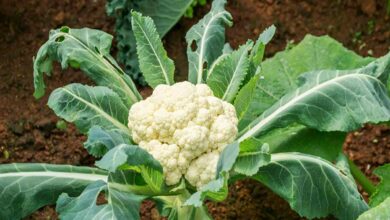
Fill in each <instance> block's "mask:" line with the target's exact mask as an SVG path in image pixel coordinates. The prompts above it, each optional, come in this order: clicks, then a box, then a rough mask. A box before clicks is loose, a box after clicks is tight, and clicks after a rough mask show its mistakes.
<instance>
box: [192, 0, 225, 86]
mask: <svg viewBox="0 0 390 220" xmlns="http://www.w3.org/2000/svg"><path fill="white" fill-rule="evenodd" d="M225 4H226V0H215V1H213V3H212V6H211V11H210V12H209V13H208V14H207V15H206V16H205V17H203V18H202V19H201V20H200V21H199V22H198V23H197V24H196V25H194V26H192V27H191V29H190V30H189V31H188V32H187V34H186V41H187V56H188V61H189V73H188V74H189V75H188V81H190V82H192V83H196V84H197V83H202V81H203V77H204V76H203V72H204V66H205V65H207V66H211V65H212V64H213V62H214V60H216V59H217V58H218V57H219V56H220V55H221V54H222V49H223V47H224V44H225V26H231V25H232V16H231V15H230V13H229V12H227V11H226V10H225V8H224V6H225Z"/></svg>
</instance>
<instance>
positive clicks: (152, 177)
mask: <svg viewBox="0 0 390 220" xmlns="http://www.w3.org/2000/svg"><path fill="white" fill-rule="evenodd" d="M96 166H98V167H99V168H102V169H105V170H108V171H110V172H115V170H117V169H118V168H120V169H129V170H134V171H136V172H138V173H140V174H141V176H142V178H143V179H144V181H145V182H146V183H147V185H148V186H149V188H150V190H151V191H152V192H154V193H156V194H158V193H161V192H162V191H163V190H165V183H164V176H163V168H162V166H161V165H160V163H159V162H158V161H157V160H155V159H154V158H153V156H152V155H150V154H149V153H148V152H147V151H145V150H144V149H142V148H140V147H138V146H135V145H127V144H121V145H118V146H116V147H115V148H113V149H111V150H110V151H108V152H107V153H106V154H105V155H104V157H103V158H102V159H101V160H99V161H97V162H96Z"/></svg>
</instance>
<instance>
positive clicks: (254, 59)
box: [249, 25, 276, 77]
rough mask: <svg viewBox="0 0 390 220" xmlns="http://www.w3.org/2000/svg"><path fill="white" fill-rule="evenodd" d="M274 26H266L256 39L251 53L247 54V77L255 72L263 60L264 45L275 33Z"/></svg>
mask: <svg viewBox="0 0 390 220" xmlns="http://www.w3.org/2000/svg"><path fill="white" fill-rule="evenodd" d="M275 31H276V27H275V26H274V25H271V26H269V27H268V28H266V29H265V30H264V31H263V32H262V33H261V34H260V36H259V38H258V39H257V41H256V43H255V45H254V47H253V49H252V51H251V53H250V56H249V60H250V62H251V65H250V69H251V70H250V71H249V73H250V74H249V77H253V76H254V75H255V73H256V70H257V68H258V67H259V66H260V64H261V62H262V61H263V57H264V51H265V45H267V44H268V43H269V42H270V41H271V39H272V37H273V36H274V35H275Z"/></svg>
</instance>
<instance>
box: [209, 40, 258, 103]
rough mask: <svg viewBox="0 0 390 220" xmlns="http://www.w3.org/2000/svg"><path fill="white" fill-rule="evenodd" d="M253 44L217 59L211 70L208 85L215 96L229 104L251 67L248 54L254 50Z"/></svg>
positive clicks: (243, 46) (247, 44)
mask: <svg viewBox="0 0 390 220" xmlns="http://www.w3.org/2000/svg"><path fill="white" fill-rule="evenodd" d="M252 44H253V43H252V42H250V41H248V43H246V44H245V45H242V46H240V48H239V49H238V50H236V51H233V52H232V53H230V54H228V55H226V56H223V58H222V59H217V61H216V62H215V63H214V64H213V67H212V68H210V70H209V73H208V77H207V84H208V85H209V86H210V88H211V89H212V90H213V92H214V95H215V96H217V97H219V98H221V99H223V100H225V101H228V102H232V101H233V99H234V98H235V97H236V94H237V92H238V90H239V89H240V85H241V82H242V81H243V80H244V78H245V76H246V74H247V70H248V67H249V58H248V52H249V50H250V49H251V48H252Z"/></svg>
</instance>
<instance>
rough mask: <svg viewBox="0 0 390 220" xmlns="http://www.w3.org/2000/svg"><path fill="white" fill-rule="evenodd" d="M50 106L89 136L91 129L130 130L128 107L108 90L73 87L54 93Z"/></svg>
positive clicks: (81, 86) (75, 84)
mask: <svg viewBox="0 0 390 220" xmlns="http://www.w3.org/2000/svg"><path fill="white" fill-rule="evenodd" d="M48 105H49V107H50V108H51V109H53V110H54V112H55V113H56V114H57V115H58V116H60V117H62V118H64V119H65V120H67V121H69V122H74V123H75V124H76V126H77V128H78V129H79V130H80V131H81V132H83V133H86V132H87V131H88V130H89V129H90V128H91V127H92V126H94V125H99V126H101V127H102V128H105V129H120V130H122V131H123V132H127V133H129V134H130V130H129V128H127V126H126V124H127V115H128V108H127V107H126V106H125V105H124V104H123V102H122V101H121V99H120V98H119V96H118V95H117V94H116V93H115V92H113V91H112V90H110V89H109V88H107V87H103V86H96V87H91V86H85V85H81V84H77V83H74V84H70V85H67V86H65V87H62V88H58V89H56V90H54V91H53V93H52V94H51V95H50V97H49V101H48Z"/></svg>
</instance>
